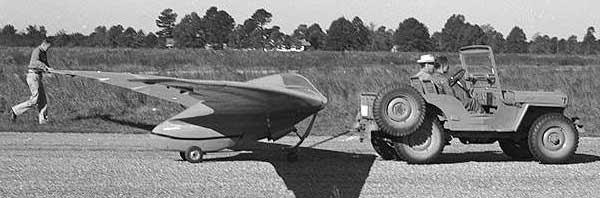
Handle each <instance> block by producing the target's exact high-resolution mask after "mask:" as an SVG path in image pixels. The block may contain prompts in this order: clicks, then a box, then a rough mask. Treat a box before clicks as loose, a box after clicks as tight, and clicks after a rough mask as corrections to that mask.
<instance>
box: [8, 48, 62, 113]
mask: <svg viewBox="0 0 600 198" xmlns="http://www.w3.org/2000/svg"><path fill="white" fill-rule="evenodd" d="M50 45H51V44H50V42H48V41H46V40H44V41H42V44H40V45H39V46H38V47H36V48H35V49H33V51H32V52H31V60H30V61H29V66H28V67H27V85H29V90H30V91H31V97H29V100H27V101H25V102H22V103H20V104H18V105H16V106H13V107H12V108H11V111H10V112H9V113H8V116H9V119H10V120H11V121H13V122H14V121H15V120H16V119H17V116H19V115H21V114H23V113H25V112H26V111H27V110H29V109H32V108H34V107H37V110H38V112H39V114H38V120H39V123H40V124H46V123H48V112H47V108H48V104H47V100H46V91H45V90H44V85H43V84H42V73H44V72H48V71H50V70H52V68H50V66H49V65H48V57H47V55H46V52H47V51H48V48H50Z"/></svg>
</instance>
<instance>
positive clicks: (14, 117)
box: [8, 110, 17, 122]
mask: <svg viewBox="0 0 600 198" xmlns="http://www.w3.org/2000/svg"><path fill="white" fill-rule="evenodd" d="M8 120H10V121H11V122H15V121H17V115H16V114H15V112H13V111H12V110H10V112H8Z"/></svg>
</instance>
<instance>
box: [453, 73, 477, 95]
mask: <svg viewBox="0 0 600 198" xmlns="http://www.w3.org/2000/svg"><path fill="white" fill-rule="evenodd" d="M465 72H466V70H465V69H460V70H458V71H456V73H454V75H452V76H450V78H449V79H448V82H449V84H450V87H454V85H458V87H460V89H462V90H463V91H465V93H466V94H467V97H468V98H472V97H473V96H471V93H470V92H469V90H468V89H467V87H465V85H463V83H461V82H460V79H462V78H463V77H464V76H465Z"/></svg>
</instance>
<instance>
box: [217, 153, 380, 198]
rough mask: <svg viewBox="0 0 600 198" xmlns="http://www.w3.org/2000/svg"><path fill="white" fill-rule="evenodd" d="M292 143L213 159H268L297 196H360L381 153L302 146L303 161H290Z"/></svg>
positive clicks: (300, 156) (300, 155)
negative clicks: (357, 152)
mask: <svg viewBox="0 0 600 198" xmlns="http://www.w3.org/2000/svg"><path fill="white" fill-rule="evenodd" d="M287 147H289V145H282V144H276V143H262V142H258V143H256V144H255V145H250V146H248V147H247V148H244V150H252V151H253V152H252V153H241V154H239V155H236V156H232V157H226V158H215V159H207V161H208V162H210V161H264V162H269V163H271V164H272V165H273V167H274V168H275V170H276V171H277V174H279V176H280V177H281V178H282V179H283V181H284V182H285V184H286V186H287V188H288V189H289V190H291V191H293V192H294V195H295V196H296V197H359V196H360V192H361V190H362V188H363V186H364V185H365V181H366V179H367V177H368V176H369V172H370V170H371V166H372V165H373V163H374V161H375V159H376V158H377V156H375V155H370V154H354V153H346V152H338V151H331V150H323V149H316V148H307V147H300V148H299V150H298V155H299V160H298V161H296V162H289V161H287V160H286V155H285V154H286V152H284V151H283V149H284V148H287Z"/></svg>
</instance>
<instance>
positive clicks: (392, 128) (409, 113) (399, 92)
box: [373, 84, 425, 137]
mask: <svg viewBox="0 0 600 198" xmlns="http://www.w3.org/2000/svg"><path fill="white" fill-rule="evenodd" d="M424 116H425V99H423V96H421V94H420V93H419V92H418V91H417V90H416V89H415V88H413V87H412V86H410V85H407V84H394V85H391V86H387V87H385V88H384V89H383V90H381V91H380V92H379V94H377V97H376V98H375V101H374V104H373V117H374V119H375V122H376V123H377V125H379V127H380V128H381V130H382V131H383V132H384V133H385V134H387V135H390V136H395V137H399V136H405V135H408V134H411V133H413V132H415V131H416V130H417V128H419V127H420V126H421V124H422V123H423V119H424Z"/></svg>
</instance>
